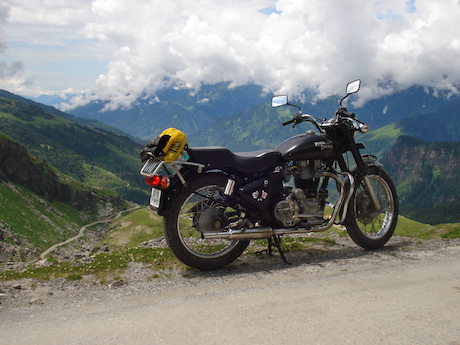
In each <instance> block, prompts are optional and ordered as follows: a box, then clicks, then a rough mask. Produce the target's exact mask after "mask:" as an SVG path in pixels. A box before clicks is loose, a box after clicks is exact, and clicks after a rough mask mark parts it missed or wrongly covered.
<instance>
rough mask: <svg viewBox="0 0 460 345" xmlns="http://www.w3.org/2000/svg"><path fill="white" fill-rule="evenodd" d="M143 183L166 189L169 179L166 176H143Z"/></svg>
mask: <svg viewBox="0 0 460 345" xmlns="http://www.w3.org/2000/svg"><path fill="white" fill-rule="evenodd" d="M144 183H145V184H148V185H149V186H152V187H155V188H159V189H166V188H168V187H169V183H170V181H169V177H168V176H160V175H153V176H151V177H144Z"/></svg>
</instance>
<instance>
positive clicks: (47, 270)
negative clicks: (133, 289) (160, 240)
mask: <svg viewBox="0 0 460 345" xmlns="http://www.w3.org/2000/svg"><path fill="white" fill-rule="evenodd" d="M130 262H141V263H146V264H151V268H152V269H154V270H164V269H171V268H173V267H174V266H175V265H178V264H179V261H178V260H177V259H175V257H174V256H173V255H172V253H171V252H170V251H169V250H167V249H164V248H129V249H125V250H120V251H116V252H110V253H100V254H97V255H95V256H94V257H93V261H91V262H89V263H85V264H82V265H74V264H72V263H70V262H54V263H52V264H51V265H50V266H47V267H34V266H33V265H31V266H30V267H26V268H24V269H22V270H20V271H16V270H5V271H2V272H0V280H13V279H22V278H37V279H41V280H49V279H53V278H65V279H67V280H80V279H83V277H84V276H85V275H94V276H95V277H97V278H98V279H105V278H106V277H107V276H109V275H114V274H120V273H122V272H123V270H124V269H126V268H127V267H128V265H129V263H130Z"/></svg>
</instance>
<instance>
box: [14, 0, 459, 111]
mask: <svg viewBox="0 0 460 345" xmlns="http://www.w3.org/2000/svg"><path fill="white" fill-rule="evenodd" d="M18 1H19V0H18ZM48 2H49V1H47V2H45V3H48ZM72 3H73V4H76V3H77V2H73V1H70V0H66V1H64V6H63V7H60V8H59V11H61V12H60V13H61V15H60V17H62V18H64V19H66V18H67V19H66V20H67V21H68V22H69V21H71V19H70V18H72V16H71V15H70V14H68V13H71V12H66V11H65V8H66V6H67V7H69V6H71V5H70V4H72ZM84 3H85V4H88V3H89V1H88V0H87V1H84ZM65 4H67V5H65ZM72 6H73V7H75V6H76V5H72ZM77 7H78V6H77ZM74 9H75V10H76V8H74ZM85 9H86V10H85V11H80V12H78V11H77V12H75V13H76V15H77V17H78V18H80V19H78V20H77V21H76V22H75V23H77V22H79V23H81V22H82V21H85V20H86V24H85V25H84V26H83V28H82V31H79V32H80V33H81V34H83V35H85V36H86V38H88V39H92V40H97V41H98V42H100V44H104V45H106V46H110V47H114V51H113V54H112V56H111V59H110V63H109V64H108V66H107V68H108V71H107V72H106V73H104V74H101V75H100V76H99V77H98V78H97V80H96V81H95V83H94V85H93V88H92V90H91V92H92V93H93V94H94V95H93V96H92V97H88V96H87V97H83V96H79V97H78V98H77V99H75V100H74V104H82V103H83V102H87V101H88V100H91V99H101V100H104V101H108V102H110V103H109V104H108V106H107V108H108V109H113V108H116V107H130V106H131V105H132V104H134V103H135V102H136V100H137V99H139V97H153V96H155V95H156V93H157V91H158V90H160V89H162V88H165V87H176V88H189V89H191V90H195V89H198V88H199V87H200V85H202V84H210V83H211V84H212V83H218V82H223V81H229V82H230V83H231V84H230V85H231V86H238V85H243V84H245V83H255V84H258V85H261V86H263V88H264V90H265V91H266V92H268V93H281V92H282V93H289V94H290V95H301V93H302V91H303V90H305V89H313V90H315V91H316V92H317V97H318V98H323V97H327V96H329V95H331V94H333V93H337V92H342V91H343V89H344V85H345V84H346V82H348V81H351V80H354V79H356V78H360V79H362V80H363V88H362V91H361V92H360V93H359V96H360V97H361V99H360V101H359V102H361V103H363V102H365V101H366V100H369V99H372V98H378V97H381V96H383V95H386V94H389V93H392V92H394V91H397V90H401V89H404V88H407V87H410V86H412V85H414V84H417V85H422V86H429V87H434V88H438V89H444V90H449V91H450V92H453V93H458V92H459V90H458V85H459V84H460V59H458V57H459V56H460V36H459V34H458V32H459V29H460V25H459V24H458V23H459V21H458V18H460V5H459V3H458V1H457V0H441V1H432V0H409V1H406V2H405V1H400V0H379V1H377V0H376V1H355V0H342V1H336V0H309V1H304V0H219V1H207V0H197V1H189V0H174V1H144V0H94V1H92V3H91V7H88V6H85ZM89 10H90V11H91V14H89V13H88V11H89ZM50 13H54V12H52V8H51V7H49V15H51V14H50ZM45 14H46V13H45ZM45 14H43V16H44V15H45ZM52 18H54V19H53V20H58V19H57V18H56V17H52Z"/></svg>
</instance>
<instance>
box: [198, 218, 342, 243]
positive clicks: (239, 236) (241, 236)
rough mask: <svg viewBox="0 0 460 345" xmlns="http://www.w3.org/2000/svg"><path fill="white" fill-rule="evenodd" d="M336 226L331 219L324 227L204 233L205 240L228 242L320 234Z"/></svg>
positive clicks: (232, 230) (267, 228) (268, 228)
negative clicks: (287, 235)
mask: <svg viewBox="0 0 460 345" xmlns="http://www.w3.org/2000/svg"><path fill="white" fill-rule="evenodd" d="M333 224H334V220H333V219H332V218H331V219H330V220H329V222H328V223H327V224H326V225H324V226H319V227H312V228H310V229H307V228H293V229H273V228H270V227H263V228H252V229H230V230H228V231H222V232H204V233H203V238H204V239H207V240H211V239H227V240H254V239H260V238H270V237H272V236H275V235H286V234H302V233H307V232H320V231H325V230H327V229H329V228H330V227H331V226H332V225H333Z"/></svg>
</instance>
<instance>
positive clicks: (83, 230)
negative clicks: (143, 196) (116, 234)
mask: <svg viewBox="0 0 460 345" xmlns="http://www.w3.org/2000/svg"><path fill="white" fill-rule="evenodd" d="M137 208H139V205H136V206H134V207H132V208H129V209H127V210H123V211H120V212H118V213H117V214H116V215H115V217H113V218H111V219H106V220H99V221H96V222H92V223H90V224H86V225H84V226H82V227H81V228H80V231H78V235H76V236H74V237H71V238H69V239H67V240H65V241H64V242H61V243H56V244H55V245H53V246H51V247H49V248H48V249H47V250H45V251H44V252H43V253H41V254H40V259H41V260H44V259H45V258H46V256H47V255H48V254H49V253H51V252H53V251H54V250H55V249H56V248H58V247H60V246H63V245H65V244H67V243H70V242H73V241H75V240H77V239H79V238H80V237H82V236H83V235H84V234H85V231H86V229H87V228H88V227H90V226H93V225H96V224H102V223H107V222H111V221H112V220H114V219H116V218H118V217H120V216H121V215H122V214H123V213H125V212H129V211H133V210H135V209H137Z"/></svg>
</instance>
